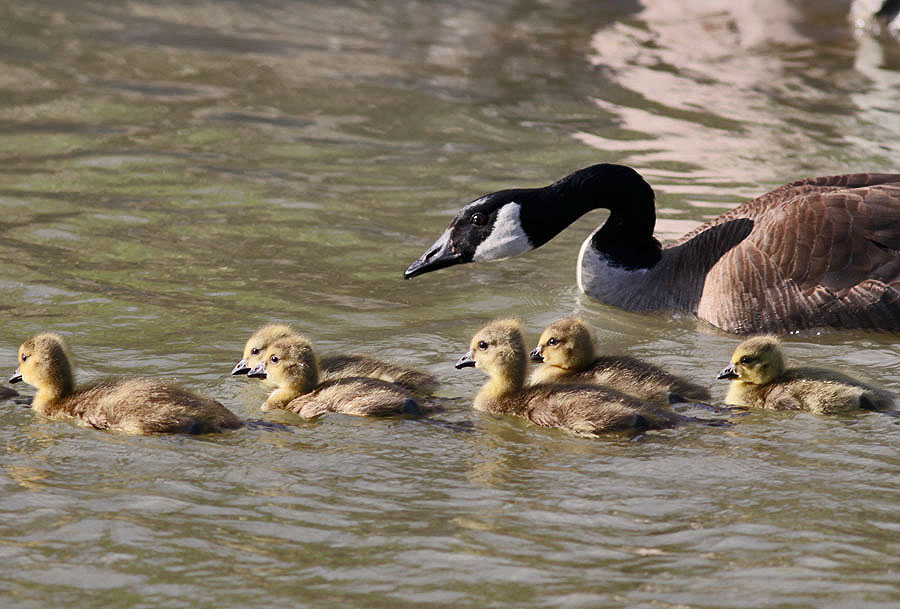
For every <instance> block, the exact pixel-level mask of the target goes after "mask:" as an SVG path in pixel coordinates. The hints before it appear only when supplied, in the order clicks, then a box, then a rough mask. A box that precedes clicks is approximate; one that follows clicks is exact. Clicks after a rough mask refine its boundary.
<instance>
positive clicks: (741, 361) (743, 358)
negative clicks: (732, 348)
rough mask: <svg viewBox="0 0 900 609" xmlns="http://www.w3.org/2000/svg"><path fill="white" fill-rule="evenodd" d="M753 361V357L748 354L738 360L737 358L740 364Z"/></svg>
mask: <svg viewBox="0 0 900 609" xmlns="http://www.w3.org/2000/svg"><path fill="white" fill-rule="evenodd" d="M754 361H755V358H752V357H750V356H749V355H745V356H744V357H742V358H741V359H740V360H738V362H739V363H741V364H752V363H753V362H754Z"/></svg>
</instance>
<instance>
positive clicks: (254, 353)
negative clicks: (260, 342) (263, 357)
mask: <svg viewBox="0 0 900 609" xmlns="http://www.w3.org/2000/svg"><path fill="white" fill-rule="evenodd" d="M250 355H259V349H257V348H256V347H253V348H252V349H250Z"/></svg>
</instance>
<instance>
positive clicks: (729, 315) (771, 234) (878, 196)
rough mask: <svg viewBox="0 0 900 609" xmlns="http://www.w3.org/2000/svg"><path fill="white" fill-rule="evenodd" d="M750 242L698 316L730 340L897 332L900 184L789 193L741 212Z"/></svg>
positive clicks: (849, 183) (843, 179)
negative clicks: (837, 331)
mask: <svg viewBox="0 0 900 609" xmlns="http://www.w3.org/2000/svg"><path fill="white" fill-rule="evenodd" d="M741 214H743V217H749V218H750V219H752V220H753V222H754V226H753V229H752V231H751V232H750V234H749V235H748V236H747V237H746V238H745V239H744V240H743V241H742V242H741V243H740V244H738V245H737V246H735V247H734V248H733V249H731V250H729V251H728V252H727V253H726V254H725V255H723V256H722V257H721V258H720V259H719V261H718V263H716V264H715V265H714V266H713V267H712V269H711V270H710V272H709V274H708V275H707V278H706V281H705V284H704V288H703V295H702V297H701V301H700V304H699V307H698V315H699V316H700V317H701V318H703V319H706V320H707V321H710V322H711V323H713V324H715V325H717V326H719V327H721V328H723V329H725V330H729V331H731V332H737V333H745V334H746V333H751V332H760V331H768V332H788V331H792V330H797V329H802V328H813V327H822V326H831V327H842V328H868V329H875V330H900V175H895V174H852V175H847V176H833V177H829V178H813V179H811V180H804V181H800V182H795V183H794V184H789V185H787V186H783V187H781V188H779V189H778V190H775V191H773V192H771V193H768V194H767V195H763V196H762V197H760V198H759V199H755V200H754V201H750V202H748V203H746V204H744V205H742V206H741V207H739V208H737V209H735V210H734V211H733V212H731V213H730V214H727V215H728V216H739V215H741Z"/></svg>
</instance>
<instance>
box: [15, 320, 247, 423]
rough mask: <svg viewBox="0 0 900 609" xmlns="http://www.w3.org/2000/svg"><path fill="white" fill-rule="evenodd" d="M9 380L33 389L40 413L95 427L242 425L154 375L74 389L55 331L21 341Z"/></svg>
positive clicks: (203, 399)
mask: <svg viewBox="0 0 900 609" xmlns="http://www.w3.org/2000/svg"><path fill="white" fill-rule="evenodd" d="M14 379H15V380H19V379H21V380H23V381H25V382H26V383H28V384H29V385H32V386H34V387H36V388H37V393H36V394H35V396H34V400H33V401H32V408H34V410H35V411H36V412H38V413H39V414H41V415H44V416H46V417H50V418H55V419H64V418H75V419H77V420H78V421H79V422H80V423H82V424H83V425H85V426H87V427H93V428H96V429H111V430H115V431H121V432H125V433H131V434H156V433H190V434H205V433H213V432H220V431H224V430H227V429H236V428H238V427H241V426H243V421H241V420H240V419H239V418H238V417H237V416H236V415H234V413H232V412H231V411H229V410H228V409H227V408H225V407H224V406H222V405H221V404H220V403H219V402H217V401H215V400H213V399H211V398H208V397H205V396H202V395H199V394H197V393H193V392H191V391H188V390H186V389H183V388H181V387H179V386H178V385H174V384H171V383H166V382H163V381H160V380H157V379H152V378H143V377H138V378H132V379H122V380H103V381H98V382H94V383H91V384H88V385H85V386H83V387H80V388H76V387H75V376H74V371H73V368H72V363H71V358H70V356H69V352H68V348H67V346H66V343H65V341H64V340H63V338H62V337H61V336H59V335H58V334H53V333H44V334H38V335H37V336H34V337H32V338H30V339H28V340H26V341H25V342H24V343H22V345H21V346H20V347H19V368H18V370H17V371H16V374H15V375H13V378H12V379H10V380H11V381H12V380H14Z"/></svg>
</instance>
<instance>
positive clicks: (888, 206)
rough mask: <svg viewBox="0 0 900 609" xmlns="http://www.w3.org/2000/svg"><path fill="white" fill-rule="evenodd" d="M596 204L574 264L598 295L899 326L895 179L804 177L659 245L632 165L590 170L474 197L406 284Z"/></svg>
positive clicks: (487, 255) (652, 306) (534, 237)
mask: <svg viewBox="0 0 900 609" xmlns="http://www.w3.org/2000/svg"><path fill="white" fill-rule="evenodd" d="M597 208H605V209H608V210H609V212H610V213H609V217H608V218H607V220H606V222H605V223H604V224H603V225H602V226H601V227H600V228H598V229H596V230H595V231H594V232H593V233H592V234H591V235H590V236H589V237H588V238H587V240H585V242H584V243H583V244H582V246H581V253H580V254H579V259H578V285H579V287H580V288H581V290H582V291H583V292H584V293H585V294H587V295H588V296H591V297H592V298H595V299H597V300H600V301H602V302H605V303H607V304H611V305H615V306H618V307H621V308H624V309H627V310H629V311H657V310H680V311H690V312H693V313H695V314H696V315H697V316H699V317H700V318H701V319H704V320H706V321H707V322H709V323H711V324H713V325H714V326H717V327H719V328H722V329H723V330H727V331H729V332H734V333H738V334H749V333H754V332H772V333H784V332H790V331H794V330H799V329H804V328H815V327H829V326H830V327H835V328H866V329H872V330H882V331H897V330H900V255H898V251H900V174H876V173H872V174H869V173H858V174H847V175H838V176H830V177H821V178H808V179H804V180H798V181H796V182H792V183H790V184H786V185H784V186H781V187H780V188H777V189H775V190H773V191H772V192H769V193H767V194H764V195H762V196H760V197H758V198H756V199H753V200H752V201H748V202H746V203H744V204H742V205H740V206H739V207H737V208H735V209H733V210H732V211H730V212H728V213H726V214H723V215H721V216H719V217H717V218H715V219H713V220H711V221H709V222H707V223H706V224H704V225H703V226H701V227H699V228H697V229H696V230H694V231H693V232H691V233H689V234H687V235H685V236H684V237H682V238H681V239H679V240H678V241H676V242H674V243H672V244H669V245H667V246H665V247H662V246H661V245H660V243H659V241H657V240H656V239H655V238H654V237H653V228H654V225H655V222H656V214H655V205H654V194H653V189H652V188H651V187H650V185H649V184H647V182H646V181H645V180H644V179H643V178H642V177H641V176H640V174H638V173H637V172H636V171H635V170H634V169H632V168H630V167H625V166H622V165H611V164H601V165H593V166H591V167H587V168H585V169H581V170H579V171H576V172H575V173H573V174H571V175H569V176H566V177H565V178H563V179H561V180H559V181H558V182H555V183H554V184H551V185H549V186H545V187H543V188H523V189H514V190H501V191H498V192H495V193H491V194H488V195H485V196H483V197H481V198H479V199H476V200H475V201H472V202H471V203H469V204H468V205H466V206H465V207H464V208H463V209H462V210H461V211H460V212H459V213H457V215H456V217H455V218H454V219H453V221H452V222H451V223H450V227H449V228H448V229H447V231H446V232H444V234H443V235H441V237H440V238H439V239H438V240H437V241H436V242H435V243H434V245H432V246H431V247H430V248H429V249H428V250H427V251H426V252H425V253H424V254H422V256H421V257H420V258H419V259H418V260H416V261H415V262H413V263H412V264H411V265H409V267H408V268H407V269H406V273H405V277H406V278H407V279H410V278H412V277H415V276H417V275H421V274H422V273H427V272H429V271H434V270H437V269H441V268H444V267H448V266H452V265H455V264H461V263H465V262H483V261H487V260H500V259H503V258H508V257H511V256H515V255H517V254H521V253H524V252H527V251H529V250H532V249H534V248H537V247H540V246H541V245H543V244H544V243H546V242H547V241H549V240H550V239H552V238H553V237H555V236H556V235H557V234H558V233H560V232H561V231H562V230H563V229H565V228H566V227H567V226H569V225H570V224H571V223H572V222H574V221H575V220H576V219H578V218H579V217H581V216H582V215H584V214H585V213H587V212H589V211H591V210H593V209H597Z"/></svg>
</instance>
